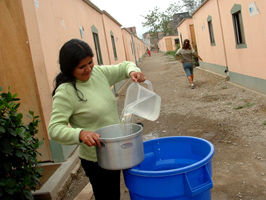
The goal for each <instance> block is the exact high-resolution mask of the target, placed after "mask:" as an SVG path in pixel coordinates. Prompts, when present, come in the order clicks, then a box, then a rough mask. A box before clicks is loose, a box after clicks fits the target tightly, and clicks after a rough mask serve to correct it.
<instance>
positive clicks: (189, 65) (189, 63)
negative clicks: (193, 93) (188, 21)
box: [176, 39, 202, 89]
mask: <svg viewBox="0 0 266 200" xmlns="http://www.w3.org/2000/svg"><path fill="white" fill-rule="evenodd" d="M193 56H196V57H198V59H200V60H201V61H202V59H201V57H200V56H199V55H198V54H197V53H196V52H195V51H194V50H193V49H192V48H191V45H190V41H189V40H188V39H185V40H184V43H183V45H182V48H179V49H178V50H177V52H176V58H177V60H179V61H181V63H182V65H183V68H184V71H185V73H186V76H187V79H188V81H189V83H190V86H191V88H192V89H194V87H195V86H194V82H193V80H194V74H193V65H194V58H193Z"/></svg>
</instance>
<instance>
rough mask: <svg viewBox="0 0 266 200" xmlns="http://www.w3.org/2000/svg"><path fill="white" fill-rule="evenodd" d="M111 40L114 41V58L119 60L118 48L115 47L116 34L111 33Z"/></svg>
mask: <svg viewBox="0 0 266 200" xmlns="http://www.w3.org/2000/svg"><path fill="white" fill-rule="evenodd" d="M111 40H112V46H113V52H114V58H115V60H117V53H116V47H115V38H114V34H113V33H112V31H111Z"/></svg>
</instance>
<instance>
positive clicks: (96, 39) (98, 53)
mask: <svg viewBox="0 0 266 200" xmlns="http://www.w3.org/2000/svg"><path fill="white" fill-rule="evenodd" d="M91 30H92V36H93V41H94V46H95V52H96V57H97V62H98V65H102V64H103V59H102V53H101V47H100V41H99V37H98V30H97V29H96V27H95V26H92V27H91Z"/></svg>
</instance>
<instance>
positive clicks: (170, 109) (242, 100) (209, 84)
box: [62, 53, 266, 200]
mask: <svg viewBox="0 0 266 200" xmlns="http://www.w3.org/2000/svg"><path fill="white" fill-rule="evenodd" d="M140 68H141V69H142V71H143V72H144V73H145V75H146V78H147V79H148V80H150V81H151V82H152V84H153V88H154V91H155V92H156V93H157V94H158V95H160V96H161V98H162V104H161V113H160V117H159V119H158V120H156V121H147V120H144V119H140V118H137V117H134V119H133V120H134V121H135V122H142V123H143V124H144V133H143V134H144V139H149V138H156V137H165V136H180V135H184V136H195V137H200V138H204V139H207V140H209V141H210V142H212V143H213V144H214V147H215V155H214V157H213V160H212V164H213V177H212V179H213V183H214V187H213V189H212V190H211V191H212V200H227V199H228V200H265V199H266V101H265V100H266V96H265V95H262V94H259V93H256V92H254V91H252V90H248V89H246V88H243V87H240V86H237V85H234V84H232V83H231V82H230V81H226V80H225V78H224V77H221V76H217V75H215V74H213V73H210V72H207V71H205V70H203V69H199V68H195V85H196V87H195V89H190V87H189V84H188V81H187V80H186V77H185V74H184V72H183V69H182V67H181V65H180V63H179V62H177V61H176V60H175V59H174V58H173V57H171V56H168V55H164V54H162V53H152V56H151V57H144V58H143V61H142V62H141V64H140ZM128 84H130V82H128V83H127V84H126V85H125V87H123V89H122V90H121V91H120V93H119V99H118V104H119V108H120V112H121V109H122V107H123V102H124V98H125V92H126V88H127V85H128ZM121 180H122V182H121V200H129V199H130V198H129V193H128V190H127V188H126V187H125V185H124V182H123V177H122V176H121ZM86 183H88V179H87V178H86V177H84V172H83V170H82V169H80V170H79V172H78V174H77V176H76V178H74V179H73V181H72V184H71V186H70V189H69V190H68V192H67V193H66V195H65V197H64V198H62V199H63V200H71V199H74V197H75V196H76V195H77V194H78V193H79V192H80V191H81V190H82V189H83V187H84V186H85V185H86ZM93 199H94V198H93Z"/></svg>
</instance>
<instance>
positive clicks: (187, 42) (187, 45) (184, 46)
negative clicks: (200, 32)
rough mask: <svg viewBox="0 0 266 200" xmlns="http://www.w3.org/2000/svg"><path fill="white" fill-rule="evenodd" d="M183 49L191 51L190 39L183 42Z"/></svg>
mask: <svg viewBox="0 0 266 200" xmlns="http://www.w3.org/2000/svg"><path fill="white" fill-rule="evenodd" d="M182 48H183V49H191V46H190V41H189V40H188V39H185V40H184V42H183V47H182Z"/></svg>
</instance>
